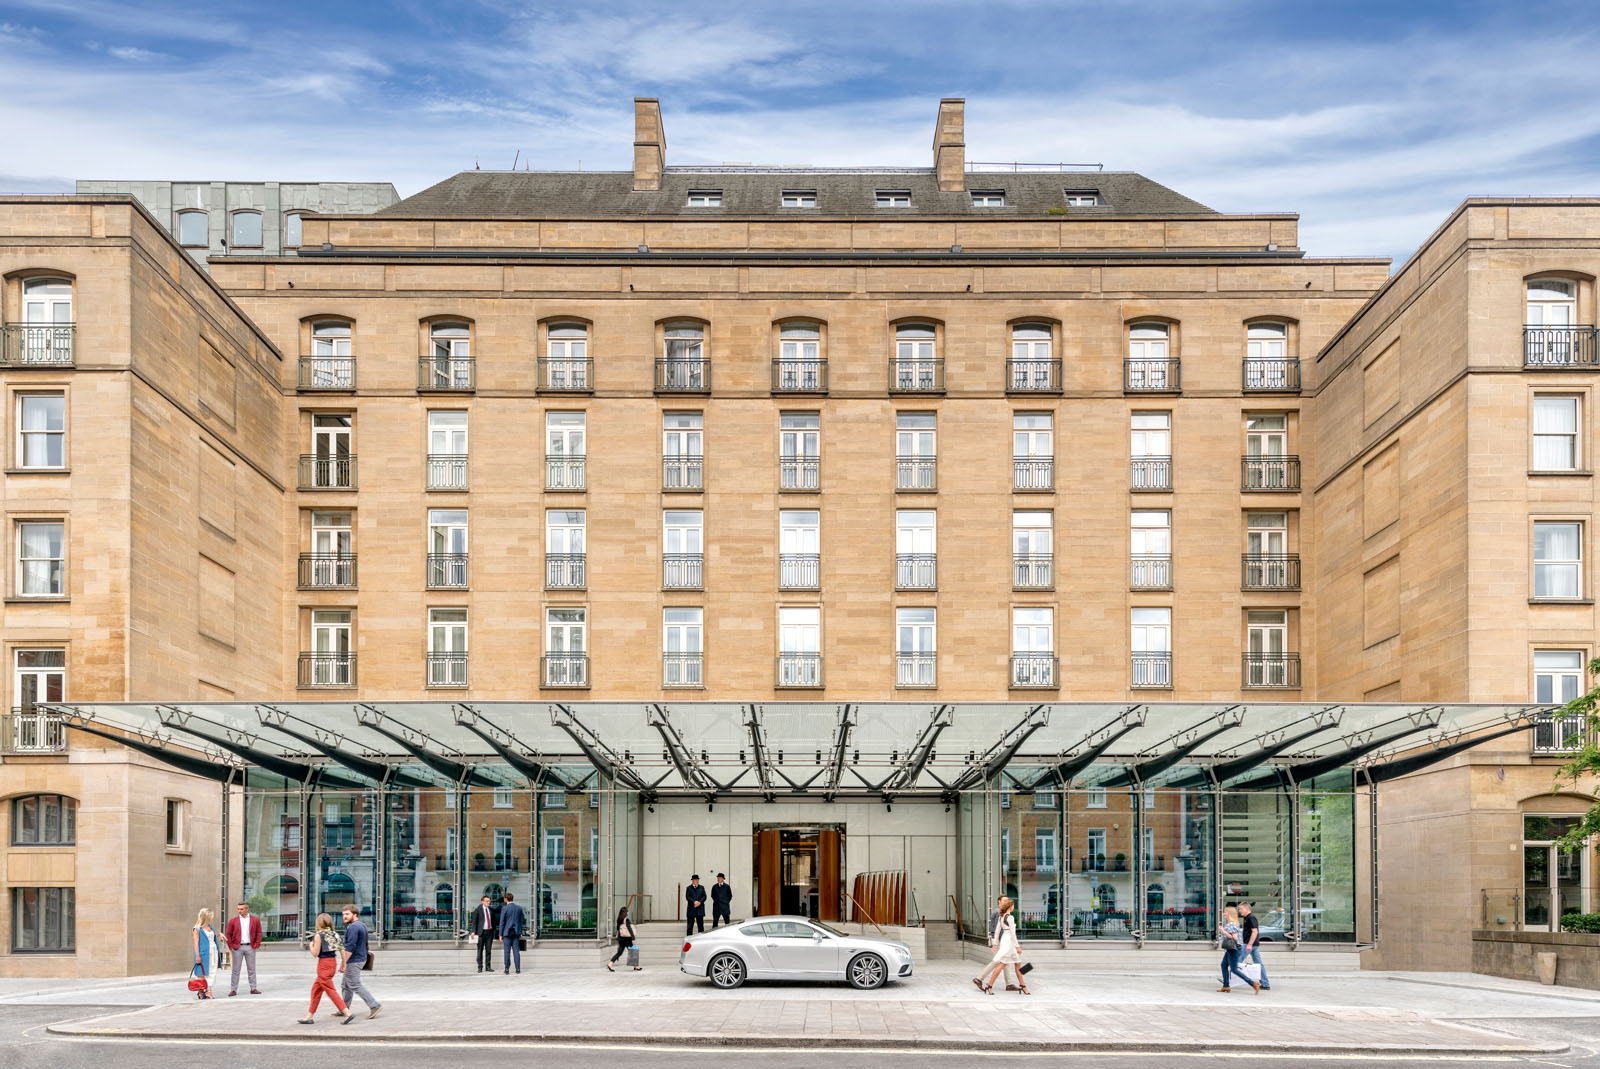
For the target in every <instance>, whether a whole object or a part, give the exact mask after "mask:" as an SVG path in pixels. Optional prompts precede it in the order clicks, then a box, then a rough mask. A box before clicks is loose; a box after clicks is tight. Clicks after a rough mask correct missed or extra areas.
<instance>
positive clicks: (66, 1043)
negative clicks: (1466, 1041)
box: [0, 1005, 1600, 1069]
mask: <svg viewBox="0 0 1600 1069" xmlns="http://www.w3.org/2000/svg"><path fill="white" fill-rule="evenodd" d="M127 1008H128V1007H126V1006H120V1007H101V1006H93V1005H85V1006H0V1066H4V1067H6V1069H104V1067H105V1066H107V1065H115V1066H116V1067H117V1069H171V1067H174V1066H196V1067H202V1066H203V1067H207V1069H214V1067H215V1066H217V1065H226V1066H227V1067H228V1069H280V1067H281V1066H284V1065H289V1064H296V1063H299V1064H307V1065H318V1064H326V1063H328V1062H330V1061H332V1062H334V1063H336V1064H338V1065H339V1066H340V1067H341V1069H344V1067H349V1069H394V1066H395V1063H396V1062H399V1061H404V1062H410V1063H413V1064H420V1063H424V1062H425V1063H426V1064H427V1065H428V1066H429V1067H430V1069H435V1067H444V1069H457V1067H459V1069H482V1066H483V1065H484V1064H485V1062H486V1061H489V1062H493V1063H494V1064H496V1065H505V1064H522V1065H535V1064H541V1065H543V1064H551V1063H554V1062H557V1061H560V1062H570V1063H573V1064H585V1065H601V1066H610V1065H625V1064H626V1065H639V1066H647V1067H651V1069H655V1067H661V1069H705V1067H706V1066H707V1065H708V1064H710V1065H733V1064H735V1063H737V1062H748V1061H750V1060H751V1058H752V1053H753V1052H752V1051H750V1050H749V1049H747V1048H746V1049H739V1048H734V1049H729V1048H726V1047H707V1048H703V1049H687V1050H668V1049H663V1048H660V1047H652V1046H600V1045H595V1044H581V1045H562V1046H550V1045H535V1044H519V1045H516V1046H510V1047H508V1046H505V1045H484V1044H472V1043H452V1044H438V1043H428V1044H420V1043H419V1044H410V1043H374V1044H372V1045H371V1046H355V1045H345V1044H343V1043H341V1044H338V1045H337V1046H332V1047H330V1046H329V1045H328V1044H325V1043H317V1042H314V1041H299V1042H285V1041H271V1042H247V1043H240V1042H237V1041H232V1040H227V1041H222V1040H208V1039H206V1038H205V1037H203V1036H197V1037H195V1039H194V1040H192V1041H165V1040H92V1039H68V1038H62V1037H58V1036H52V1035H50V1034H48V1033H47V1032H46V1031H45V1026H46V1025H48V1024H50V1023H51V1022H53V1021H62V1020H75V1019H79V1018H83V1017H93V1016H96V1015H98V1014H101V1013H106V1012H112V1011H114V1010H119V1009H120V1010H126V1009H127ZM1476 1023H1480V1024H1486V1025H1490V1026H1491V1027H1496V1028H1500V1029H1503V1030H1506V1031H1515V1032H1516V1033H1517V1034H1519V1035H1524V1036H1528V1037H1530V1038H1540V1039H1559V1040H1562V1041H1564V1042H1567V1043H1570V1044H1571V1045H1572V1053H1570V1054H1563V1055H1543V1056H1539V1057H1507V1056H1493V1057H1488V1056H1485V1057H1463V1056H1450V1057H1437V1058H1393V1057H1389V1056H1384V1057H1361V1058H1347V1057H1340V1056H1338V1055H1323V1056H1317V1055H1306V1054H1285V1055H1270V1054H1250V1055H1227V1056H1219V1055H1210V1054H1204V1053H1195V1054H1171V1053H1163V1054H1140V1053H1137V1052H1132V1051H1130V1052H1118V1053H1107V1052H1103V1051H1097V1052H1084V1053H1082V1054H1065V1055H1063V1054H977V1053H971V1052H966V1051H914V1052H906V1053H900V1052H896V1051H893V1050H849V1051H811V1050H791V1051H784V1050H778V1051H762V1052H761V1053H760V1055H759V1057H760V1059H761V1063H762V1067H763V1069H943V1067H945V1066H949V1067H950V1069H958V1067H960V1069H965V1066H967V1065H970V1064H972V1063H977V1064H980V1065H984V1066H994V1067H996V1069H999V1067H1001V1066H1008V1067H1009V1066H1016V1067H1018V1069H1056V1067H1063V1069H1065V1067H1068V1066H1070V1067H1072V1069H1083V1067H1085V1066H1087V1065H1089V1064H1101V1065H1109V1066H1114V1067H1115V1069H1163V1067H1169V1066H1183V1065H1185V1064H1189V1063H1192V1064H1194V1065H1195V1066H1196V1067H1197V1069H1198V1067H1200V1066H1204V1067H1205V1069H1262V1067H1263V1066H1284V1067H1286V1069H1287V1067H1298V1066H1306V1067H1314V1069H1345V1067H1348V1069H1373V1066H1375V1065H1382V1066H1383V1067H1384V1069H1425V1067H1426V1069H1439V1067H1441V1066H1444V1065H1462V1064H1473V1065H1483V1066H1494V1065H1504V1066H1520V1065H1528V1066H1548V1067H1565V1069H1600V1034H1597V1033H1596V1030H1595V1027H1594V1024H1595V1022H1594V1019H1593V1018H1573V1019H1548V1018H1547V1019H1544V1020H1539V1021H1525V1020H1518V1021H1497V1022H1489V1021H1482V1022H1476Z"/></svg>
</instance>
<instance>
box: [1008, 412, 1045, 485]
mask: <svg viewBox="0 0 1600 1069" xmlns="http://www.w3.org/2000/svg"><path fill="white" fill-rule="evenodd" d="M1011 457H1012V469H1013V476H1012V489H1014V490H1050V489H1052V488H1054V486H1055V470H1056V469H1055V464H1056V461H1055V437H1054V434H1053V431H1052V420H1051V416H1050V413H1048V412H1018V413H1016V414H1015V415H1014V416H1012V417H1011Z"/></svg>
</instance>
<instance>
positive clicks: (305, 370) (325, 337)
mask: <svg viewBox="0 0 1600 1069" xmlns="http://www.w3.org/2000/svg"><path fill="white" fill-rule="evenodd" d="M355 372H356V369H355V361H354V360H353V359H351V356H350V324H349V323H340V322H337V321H330V322H323V323H313V324H312V325H311V356H310V357H309V358H308V359H304V360H301V361H300V386H301V388H302V389H310V390H352V389H354V388H355V382H356V376H355Z"/></svg>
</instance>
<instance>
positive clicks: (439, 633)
mask: <svg viewBox="0 0 1600 1069" xmlns="http://www.w3.org/2000/svg"><path fill="white" fill-rule="evenodd" d="M466 685H467V610H466V609H464V608H449V609H429V610H428V686H430V687H464V686H466ZM497 804H498V803H497Z"/></svg>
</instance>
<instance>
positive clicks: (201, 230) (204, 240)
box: [178, 210, 211, 249]
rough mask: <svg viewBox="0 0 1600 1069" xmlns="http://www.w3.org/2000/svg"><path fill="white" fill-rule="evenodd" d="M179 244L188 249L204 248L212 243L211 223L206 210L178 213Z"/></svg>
mask: <svg viewBox="0 0 1600 1069" xmlns="http://www.w3.org/2000/svg"><path fill="white" fill-rule="evenodd" d="M178 244H179V245H182V246H183V247H184V248H186V249H203V248H205V247H206V246H208V245H210V244H211V224H210V221H209V217H208V216H207V215H206V213H205V212H203V211H196V210H191V211H186V212H179V213H178Z"/></svg>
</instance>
